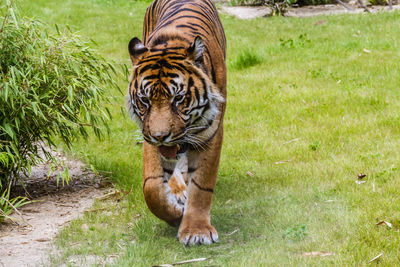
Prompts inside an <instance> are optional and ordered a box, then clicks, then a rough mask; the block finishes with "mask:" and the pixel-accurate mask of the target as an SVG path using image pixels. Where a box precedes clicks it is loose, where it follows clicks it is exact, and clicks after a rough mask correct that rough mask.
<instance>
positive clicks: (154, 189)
mask: <svg viewBox="0 0 400 267" xmlns="http://www.w3.org/2000/svg"><path fill="white" fill-rule="evenodd" d="M142 40H143V41H141V40H140V39H139V38H137V37H134V38H132V39H131V40H130V42H129V44H128V51H129V54H130V60H131V61H132V66H133V67H132V72H131V76H130V80H129V81H130V82H129V87H128V96H127V106H128V112H129V114H130V116H131V117H132V118H133V119H134V120H135V121H136V123H137V124H138V126H139V128H140V129H141V131H142V135H143V139H144V141H143V182H142V190H143V195H144V200H145V202H146V204H147V206H148V208H149V209H150V211H151V212H152V213H153V214H154V215H155V216H156V217H158V218H159V219H161V220H164V221H166V222H167V223H168V224H170V225H172V226H179V228H178V234H177V238H178V239H179V241H180V242H181V243H183V244H184V245H186V246H191V245H195V244H211V243H214V242H218V233H217V231H216V229H215V228H214V226H212V225H211V222H210V209H211V202H212V196H213V193H214V188H215V185H216V181H217V175H218V167H219V161H220V154H221V148H222V140H223V118H224V114H225V108H226V63H225V60H226V38H225V33H224V29H223V27H222V23H221V21H220V18H219V15H218V12H217V10H216V7H215V6H214V3H213V2H212V1H211V0H180V1H179V0H155V1H153V2H152V4H151V5H150V6H149V7H148V8H147V11H146V14H145V17H144V24H143V35H142Z"/></svg>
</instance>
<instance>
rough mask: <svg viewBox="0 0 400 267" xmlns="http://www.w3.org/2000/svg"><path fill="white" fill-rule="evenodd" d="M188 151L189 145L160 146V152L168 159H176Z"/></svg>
mask: <svg viewBox="0 0 400 267" xmlns="http://www.w3.org/2000/svg"><path fill="white" fill-rule="evenodd" d="M187 149H188V144H182V145H173V146H164V145H161V146H158V152H160V154H161V155H162V156H163V157H164V158H167V159H176V157H177V155H178V154H181V153H185V152H186V151H187Z"/></svg>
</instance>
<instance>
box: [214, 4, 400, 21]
mask: <svg viewBox="0 0 400 267" xmlns="http://www.w3.org/2000/svg"><path fill="white" fill-rule="evenodd" d="M347 5H348V6H349V7H350V8H351V10H349V9H346V8H345V7H343V6H341V5H339V4H338V5H318V6H304V7H289V8H287V9H286V12H285V17H312V16H319V15H334V14H345V13H348V14H357V13H363V12H365V10H364V9H363V8H362V7H360V6H359V5H357V4H356V3H350V4H347ZM368 9H369V10H370V11H371V13H376V12H380V11H390V10H389V7H388V6H369V7H368ZM392 10H400V5H393V9H392ZM221 11H222V12H223V13H226V14H229V15H233V16H235V17H236V18H239V19H254V18H258V17H268V16H271V14H272V10H271V9H270V8H269V7H266V6H256V7H250V6H235V7H231V6H221Z"/></svg>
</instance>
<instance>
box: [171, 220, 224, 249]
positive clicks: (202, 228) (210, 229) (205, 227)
mask: <svg viewBox="0 0 400 267" xmlns="http://www.w3.org/2000/svg"><path fill="white" fill-rule="evenodd" d="M178 238H179V241H180V242H181V243H183V244H184V245H185V246H192V245H201V244H205V245H209V244H212V243H215V242H218V233H217V231H216V230H215V228H214V226H212V225H211V224H209V223H190V224H188V225H186V224H184V223H182V224H181V226H180V227H179V231H178Z"/></svg>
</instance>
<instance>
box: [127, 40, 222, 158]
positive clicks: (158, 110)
mask: <svg viewBox="0 0 400 267" xmlns="http://www.w3.org/2000/svg"><path fill="white" fill-rule="evenodd" d="M128 49H129V53H130V57H131V61H132V64H133V71H132V75H131V78H130V84H129V88H128V110H129V113H130V115H131V116H132V117H133V119H134V120H135V121H136V122H137V124H138V125H139V127H140V128H141V129H142V133H143V137H144V139H145V140H146V141H147V142H148V143H150V144H153V145H155V146H159V147H161V148H162V147H164V148H165V147H170V148H171V149H172V148H175V147H177V146H178V147H179V146H182V145H184V144H191V145H193V146H200V147H202V143H203V142H205V141H206V140H205V139H206V137H207V134H204V133H205V131H207V128H209V127H210V125H211V124H212V123H213V122H214V120H215V119H216V118H217V115H218V114H219V107H220V104H221V103H222V102H223V101H224V99H223V97H222V96H221V94H220V93H219V91H218V89H217V88H216V86H215V84H214V83H213V82H212V81H211V80H210V78H209V76H208V75H207V73H209V70H208V68H207V66H206V65H205V63H204V59H203V54H204V50H205V46H204V42H203V40H202V39H201V38H200V37H196V38H195V39H194V41H193V42H192V43H191V44H190V45H188V43H187V41H185V40H182V39H180V38H175V39H172V40H171V39H168V38H164V39H163V38H159V39H158V41H157V42H155V43H153V44H152V46H151V47H146V46H144V45H143V43H142V42H141V41H140V40H139V39H138V38H133V39H132V40H131V41H130V42H129V45H128ZM199 133H202V134H199ZM171 149H170V150H171ZM172 150H175V152H176V149H172ZM160 151H162V150H161V149H160ZM175 154H176V153H175ZM172 155H174V153H172Z"/></svg>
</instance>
